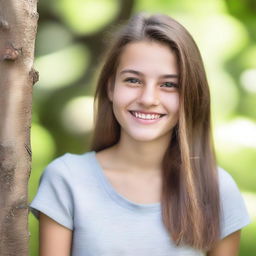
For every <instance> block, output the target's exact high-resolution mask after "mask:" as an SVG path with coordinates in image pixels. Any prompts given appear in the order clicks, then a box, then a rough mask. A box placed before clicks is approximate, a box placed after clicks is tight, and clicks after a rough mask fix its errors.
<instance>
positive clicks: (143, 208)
mask: <svg viewBox="0 0 256 256" xmlns="http://www.w3.org/2000/svg"><path fill="white" fill-rule="evenodd" d="M90 153H91V160H92V162H93V163H94V166H95V170H96V171H95V172H96V174H97V176H98V178H99V180H100V182H101V184H102V185H103V187H104V189H105V191H106V192H107V194H108V195H109V196H110V197H111V198H112V200H114V201H115V202H116V203H118V204H119V205H121V206H122V207H125V208H128V209H130V210H133V211H138V212H157V211H160V210H161V205H160V202H158V203H151V204H139V203H135V202H132V201H131V200H129V199H127V198H126V197H124V196H123V195H121V194H119V193H118V192H117V191H116V190H115V188H114V187H113V186H112V184H111V183H110V181H109V180H108V178H107V177H106V175H105V173H104V171H103V168H102V166H101V164H100V162H99V161H98V159H97V157H96V152H95V151H91V152H90Z"/></svg>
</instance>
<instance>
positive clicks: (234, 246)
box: [207, 230, 241, 256]
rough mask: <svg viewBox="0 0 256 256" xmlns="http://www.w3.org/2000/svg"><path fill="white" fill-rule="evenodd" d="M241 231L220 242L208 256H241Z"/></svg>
mask: <svg viewBox="0 0 256 256" xmlns="http://www.w3.org/2000/svg"><path fill="white" fill-rule="evenodd" d="M240 234H241V230H238V231H236V232H234V233H232V234H230V235H229V236H227V237H225V238H224V239H222V240H220V241H219V242H218V243H217V244H216V245H215V246H214V248H213V249H212V250H211V251H209V252H208V253H207V256H237V255H239V244H240Z"/></svg>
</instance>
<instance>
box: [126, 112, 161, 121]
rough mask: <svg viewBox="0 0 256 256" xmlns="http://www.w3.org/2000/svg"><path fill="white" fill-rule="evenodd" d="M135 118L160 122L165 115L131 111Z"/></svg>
mask: <svg viewBox="0 0 256 256" xmlns="http://www.w3.org/2000/svg"><path fill="white" fill-rule="evenodd" d="M129 112H130V113H131V114H132V115H133V116H134V117H136V118H138V119H141V120H152V121H153V120H159V119H160V118H161V117H163V116H164V115H165V114H160V113H156V112H153V113H152V112H141V111H129Z"/></svg>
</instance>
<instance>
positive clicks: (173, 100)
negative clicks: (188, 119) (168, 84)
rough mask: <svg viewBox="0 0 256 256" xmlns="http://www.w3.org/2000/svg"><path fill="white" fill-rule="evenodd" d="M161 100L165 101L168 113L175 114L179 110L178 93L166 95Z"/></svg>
mask: <svg viewBox="0 0 256 256" xmlns="http://www.w3.org/2000/svg"><path fill="white" fill-rule="evenodd" d="M163 101H164V102H165V106H166V107H167V108H168V111H169V112H170V113H173V114H176V113H178V112H179V105H180V101H179V94H178V93H173V94H170V95H166V96H165V97H164V99H163Z"/></svg>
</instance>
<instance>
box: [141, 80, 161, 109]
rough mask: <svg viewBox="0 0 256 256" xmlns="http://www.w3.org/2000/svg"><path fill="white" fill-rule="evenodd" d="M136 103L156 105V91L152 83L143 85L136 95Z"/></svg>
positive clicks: (157, 101) (157, 100)
mask: <svg viewBox="0 0 256 256" xmlns="http://www.w3.org/2000/svg"><path fill="white" fill-rule="evenodd" d="M138 103H139V104H141V105H144V106H152V105H155V106H156V105H158V104H159V97H158V92H157V88H156V86H155V85H154V84H150V85H149V84H148V85H145V86H144V87H143V88H142V89H141V93H140V95H139V97H138Z"/></svg>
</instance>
